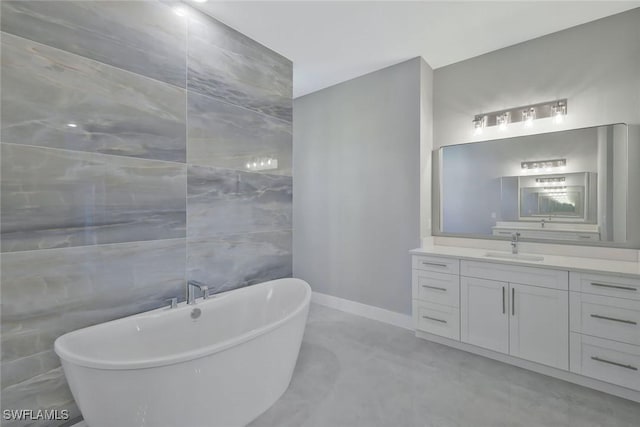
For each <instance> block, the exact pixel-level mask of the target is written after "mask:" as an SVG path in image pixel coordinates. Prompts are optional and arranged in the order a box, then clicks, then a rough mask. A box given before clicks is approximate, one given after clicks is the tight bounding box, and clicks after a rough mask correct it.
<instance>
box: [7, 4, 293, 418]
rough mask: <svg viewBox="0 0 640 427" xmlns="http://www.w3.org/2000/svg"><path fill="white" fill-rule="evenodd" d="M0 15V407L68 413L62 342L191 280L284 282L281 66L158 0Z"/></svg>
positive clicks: (286, 126)
mask: <svg viewBox="0 0 640 427" xmlns="http://www.w3.org/2000/svg"><path fill="white" fill-rule="evenodd" d="M1 12H2V26H1V30H2V33H1V34H2V87H1V92H2V100H1V101H2V117H1V122H2V135H1V144H0V145H1V153H2V163H1V166H2V171H1V176H2V199H1V202H2V206H1V208H2V209H1V214H2V218H1V226H2V236H1V237H2V245H1V247H2V256H1V267H2V273H1V280H2V409H33V410H38V409H68V410H70V413H71V415H72V416H75V415H77V414H78V410H77V408H76V407H75V404H74V402H73V399H72V396H71V395H70V392H69V390H68V388H67V385H66V382H65V380H64V377H63V373H62V371H61V368H60V364H59V361H58V358H57V357H56V355H55V354H54V352H53V341H54V340H55V339H56V338H57V337H58V336H60V335H62V334H64V333H66V332H69V331H71V330H75V329H78V328H82V327H85V326H89V325H92V324H96V323H100V322H104V321H107V320H112V319H115V318H118V317H122V316H126V315H129V314H133V313H137V312H141V311H145V310H148V309H151V308H155V307H158V306H160V305H163V304H165V302H164V301H165V300H166V299H168V298H170V297H176V296H177V297H180V298H181V299H183V298H184V297H183V295H184V288H185V280H186V279H187V278H189V279H191V278H193V279H198V280H201V281H204V282H207V283H210V284H211V285H212V286H213V288H214V289H215V290H216V291H220V290H226V289H231V288H235V287H238V286H244V285H249V284H253V283H257V282H261V281H265V280H268V279H272V278H278V277H285V276H290V275H291V273H292V260H291V244H292V243H291V239H292V237H291V236H292V231H291V227H292V226H291V220H292V177H291V157H292V146H291V144H292V131H291V126H292V125H291V110H292V105H291V104H292V102H291V84H292V66H291V62H290V61H288V60H287V59H285V58H283V57H281V56H279V55H277V54H276V53H274V52H272V51H269V50H268V49H266V48H265V47H263V46H261V45H259V44H258V43H256V42H254V41H252V40H250V39H248V38H247V37H245V36H243V35H241V34H239V33H237V32H235V31H233V30H231V29H230V28H228V27H225V26H224V25H222V24H220V23H219V22H217V21H215V20H213V19H210V18H208V17H206V16H204V15H201V14H199V13H197V12H195V11H194V10H189V15H188V16H187V17H180V16H178V15H176V14H175V13H174V12H173V11H172V10H171V8H170V7H168V6H167V5H164V4H162V3H160V2H140V1H129V2H73V3H71V2H57V1H53V2H37V1H34V2H5V1H3V2H2V11H1ZM187 34H188V42H187ZM185 58H186V59H187V60H186V62H185ZM70 123H71V124H75V125H76V127H70V126H68V124H70ZM265 157H269V158H272V159H276V158H277V160H278V168H277V169H271V170H264V171H263V173H255V172H251V171H250V170H248V169H247V166H246V165H247V163H248V162H253V161H255V160H257V159H260V158H265ZM258 161H259V160H258ZM3 425H6V426H15V425H24V424H21V423H15V422H14V423H12V422H3ZM29 425H56V424H55V423H53V424H52V423H49V422H35V423H33V424H29Z"/></svg>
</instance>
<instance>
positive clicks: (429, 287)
mask: <svg viewBox="0 0 640 427" xmlns="http://www.w3.org/2000/svg"><path fill="white" fill-rule="evenodd" d="M422 287H423V288H428V289H435V290H437V291H445V292H447V288H439V287H437V286H429V285H422Z"/></svg>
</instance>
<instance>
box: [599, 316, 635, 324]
mask: <svg viewBox="0 0 640 427" xmlns="http://www.w3.org/2000/svg"><path fill="white" fill-rule="evenodd" d="M591 317H594V318H596V319H604V320H611V321H612V322H620V323H628V324H629V325H637V324H638V322H634V321H633V320H624V319H616V318H615V317H608V316H601V315H599V314H592V315H591Z"/></svg>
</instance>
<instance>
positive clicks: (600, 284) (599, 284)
mask: <svg viewBox="0 0 640 427" xmlns="http://www.w3.org/2000/svg"><path fill="white" fill-rule="evenodd" d="M591 286H600V287H602V288H614V289H624V290H625V291H637V289H636V288H632V287H630V286H620V285H605V284H604V283H595V282H591Z"/></svg>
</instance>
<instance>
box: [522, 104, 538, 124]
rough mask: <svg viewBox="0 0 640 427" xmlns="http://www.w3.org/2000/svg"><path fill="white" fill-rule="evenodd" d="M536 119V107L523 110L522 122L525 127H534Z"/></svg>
mask: <svg viewBox="0 0 640 427" xmlns="http://www.w3.org/2000/svg"><path fill="white" fill-rule="evenodd" d="M535 119H536V109H535V108H534V107H531V108H525V109H524V110H522V121H523V122H524V127H527V128H530V127H532V126H533V121H534V120H535Z"/></svg>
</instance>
